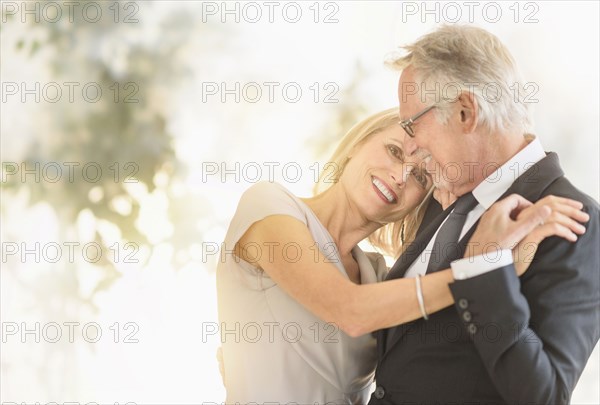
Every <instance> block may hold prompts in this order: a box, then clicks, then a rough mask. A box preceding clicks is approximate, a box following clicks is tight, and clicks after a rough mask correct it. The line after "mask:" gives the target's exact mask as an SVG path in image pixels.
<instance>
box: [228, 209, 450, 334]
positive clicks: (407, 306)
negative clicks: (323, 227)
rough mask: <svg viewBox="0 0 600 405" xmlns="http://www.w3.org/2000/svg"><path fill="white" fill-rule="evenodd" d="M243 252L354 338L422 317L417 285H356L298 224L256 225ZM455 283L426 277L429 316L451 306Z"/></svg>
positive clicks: (278, 220) (270, 221)
mask: <svg viewBox="0 0 600 405" xmlns="http://www.w3.org/2000/svg"><path fill="white" fill-rule="evenodd" d="M246 245H247V246H248V250H247V251H244V246H246ZM257 246H258V247H260V254H257ZM286 246H287V247H288V248H287V250H286V248H285V247H286ZM291 246H293V248H292V247H291ZM250 247H251V248H250ZM238 248H239V249H240V252H239V254H240V256H241V257H242V258H243V259H244V260H246V261H248V262H250V263H252V264H253V265H255V266H257V267H260V268H262V269H263V270H264V271H265V272H267V274H269V276H270V277H271V278H272V279H273V280H274V281H275V282H276V283H277V284H278V285H279V286H280V287H281V288H283V289H284V290H285V291H286V292H287V293H288V294H290V295H291V296H292V297H293V298H294V299H295V300H297V301H298V302H300V303H301V304H302V305H304V306H305V307H306V308H307V309H308V310H310V311H311V312H312V313H314V314H315V315H316V316H318V317H319V318H321V319H322V320H323V321H325V322H332V323H335V324H336V325H337V326H338V327H339V328H340V329H342V330H343V331H344V332H346V333H347V334H348V335H350V336H360V335H363V334H365V333H368V332H372V331H374V330H377V329H382V328H387V327H391V326H394V325H398V324H402V323H406V322H409V321H412V320H414V319H418V318H420V317H421V311H420V309H419V304H418V301H417V295H416V288H415V280H414V279H396V280H391V281H386V282H383V283H374V284H364V285H357V284H354V283H353V282H351V281H350V280H349V279H348V278H346V277H344V276H343V275H342V274H341V273H340V271H339V270H338V269H337V268H336V266H335V265H334V264H332V263H328V259H327V258H326V257H325V256H324V255H323V254H322V253H321V251H320V249H318V248H317V247H316V246H315V241H314V239H313V238H312V235H311V234H310V232H309V230H308V228H307V227H306V225H305V224H303V223H302V222H300V221H298V220H297V219H295V218H292V217H289V216H285V215H272V216H269V217H267V218H265V219H263V220H262V221H259V222H256V223H255V224H253V225H252V226H251V227H250V228H249V229H248V231H246V233H245V234H244V235H243V236H242V238H241V239H240V241H239V242H238ZM253 256H254V257H253ZM254 258H256V259H254ZM452 281H453V278H452V273H451V271H450V270H444V271H440V272H436V273H435V274H431V275H428V276H426V277H423V279H422V286H423V295H424V296H425V306H426V310H427V312H428V313H433V312H436V311H439V310H440V309H442V308H445V307H447V306H449V305H451V304H452V302H453V298H452V295H451V294H450V289H449V288H448V284H449V283H450V282H452Z"/></svg>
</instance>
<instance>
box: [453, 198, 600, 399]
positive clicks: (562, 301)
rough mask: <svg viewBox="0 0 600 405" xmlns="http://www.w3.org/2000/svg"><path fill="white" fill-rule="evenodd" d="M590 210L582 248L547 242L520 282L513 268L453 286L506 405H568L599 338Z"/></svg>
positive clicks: (597, 267)
mask: <svg viewBox="0 0 600 405" xmlns="http://www.w3.org/2000/svg"><path fill="white" fill-rule="evenodd" d="M586 210H587V212H588V213H589V214H590V220H589V221H588V223H587V224H586V233H585V234H584V235H581V236H579V239H578V241H577V242H575V243H572V242H569V241H567V240H564V239H562V238H558V237H551V238H547V239H546V240H544V241H543V242H542V243H541V244H540V246H539V249H538V251H537V253H536V255H535V258H534V259H533V261H532V264H531V266H530V268H529V270H528V271H527V272H526V273H525V274H524V275H523V276H522V277H521V280H519V278H518V277H517V276H516V274H515V270H514V266H513V265H512V264H511V265H509V266H505V267H501V268H499V269H497V270H494V271H492V272H489V273H485V274H483V275H480V276H476V277H473V278H471V279H466V280H461V281H456V282H454V283H452V284H451V285H450V289H451V291H452V294H453V296H454V298H455V302H456V309H457V310H458V311H459V316H460V318H461V319H462V320H463V322H464V324H465V327H466V329H467V331H468V333H469V334H470V335H471V337H472V339H473V344H474V345H475V348H476V350H477V352H478V353H479V355H480V357H481V360H482V361H483V363H484V365H485V367H486V369H487V371H488V373H489V374H490V377H491V379H492V381H493V382H494V384H495V385H496V388H497V390H498V392H499V393H500V395H502V397H503V398H504V400H505V401H507V402H510V403H536V404H541V403H544V404H550V403H552V404H560V403H568V402H569V401H570V395H571V393H572V391H573V389H574V387H575V384H576V383H577V380H578V379H579V377H580V375H581V373H582V371H583V369H584V367H585V364H586V362H587V359H588V358H589V356H590V354H591V352H592V350H593V349H594V346H595V345H596V343H597V341H598V338H599V335H600V326H599V325H600V259H599V256H600V253H599V246H600V235H599V232H600V227H599V215H598V206H597V205H596V204H595V202H593V203H592V204H591V206H589V207H586ZM466 313H468V314H466Z"/></svg>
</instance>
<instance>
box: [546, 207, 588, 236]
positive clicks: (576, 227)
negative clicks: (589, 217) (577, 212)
mask: <svg viewBox="0 0 600 405" xmlns="http://www.w3.org/2000/svg"><path fill="white" fill-rule="evenodd" d="M545 222H556V223H558V224H560V225H563V226H565V227H567V228H568V229H570V230H571V231H572V232H574V233H576V234H579V235H583V234H584V233H585V226H583V225H581V224H580V223H579V222H577V221H575V220H573V219H571V217H569V216H567V215H564V214H562V213H560V212H557V211H553V212H552V214H551V215H550V217H548V219H546V221H545Z"/></svg>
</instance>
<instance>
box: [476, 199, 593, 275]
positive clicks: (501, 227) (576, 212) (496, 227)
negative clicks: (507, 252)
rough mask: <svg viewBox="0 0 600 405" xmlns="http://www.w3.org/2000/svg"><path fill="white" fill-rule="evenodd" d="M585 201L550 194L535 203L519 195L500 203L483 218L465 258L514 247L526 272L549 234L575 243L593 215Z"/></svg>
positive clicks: (519, 267) (518, 268) (518, 265)
mask: <svg viewBox="0 0 600 405" xmlns="http://www.w3.org/2000/svg"><path fill="white" fill-rule="evenodd" d="M582 208H583V204H581V203H580V202H579V201H575V200H571V199H568V198H562V197H555V196H548V197H545V198H543V199H541V200H539V201H538V202H536V203H535V204H532V203H531V202H529V201H527V200H526V199H525V198H523V197H521V196H520V195H517V194H512V195H510V196H508V197H506V198H505V199H503V200H501V201H498V202H496V203H495V204H494V205H492V206H491V207H490V209H489V210H487V211H486V212H485V213H484V214H483V216H482V217H481V221H480V222H479V225H478V226H477V229H476V230H475V233H474V234H473V236H472V237H471V239H470V241H469V248H468V249H467V250H466V252H465V257H470V256H477V255H480V254H492V255H495V253H496V251H497V250H499V249H512V250H513V257H515V268H516V271H517V274H518V275H521V274H523V273H524V272H525V271H526V270H527V268H528V267H529V264H530V263H531V259H532V258H533V255H534V254H535V251H536V250H537V245H538V244H539V243H540V242H541V241H542V240H544V239H545V238H547V237H549V236H560V237H562V238H565V239H567V240H569V241H571V242H575V241H576V240H577V235H576V234H580V235H581V234H583V233H584V232H585V227H584V226H583V225H581V224H580V223H578V222H577V221H581V222H586V221H587V220H588V219H589V216H588V215H587V214H586V213H585V212H582V211H581V209H582Z"/></svg>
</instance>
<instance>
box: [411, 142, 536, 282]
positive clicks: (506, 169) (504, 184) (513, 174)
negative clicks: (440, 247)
mask: <svg viewBox="0 0 600 405" xmlns="http://www.w3.org/2000/svg"><path fill="white" fill-rule="evenodd" d="M526 138H527V139H531V141H530V142H529V143H528V144H527V146H525V148H523V149H522V150H520V151H519V152H518V153H517V154H516V155H514V156H513V157H512V158H511V159H509V160H508V161H507V162H506V163H504V164H503V165H502V166H500V167H499V168H497V169H496V170H494V171H493V172H492V173H491V174H490V175H489V176H488V177H486V178H485V180H483V181H482V182H481V183H480V184H479V185H478V186H477V187H475V189H473V196H474V197H475V199H476V200H477V202H478V204H477V205H476V206H475V208H473V209H472V210H471V211H470V212H469V213H468V214H467V219H466V221H465V224H464V225H463V228H462V231H461V233H460V238H459V240H460V239H462V237H463V236H464V235H465V234H466V233H467V232H468V231H469V229H471V227H472V226H473V225H474V224H475V222H477V220H478V219H479V218H480V217H481V216H482V215H483V213H484V212H485V211H486V210H487V209H489V208H490V207H491V206H492V204H494V203H495V202H496V200H498V198H500V196H502V194H504V193H505V192H506V190H508V189H509V187H510V186H511V185H512V184H513V182H514V181H515V180H516V179H517V178H518V177H519V176H521V175H522V174H523V173H525V171H527V169H529V168H530V167H531V166H532V165H534V164H535V163H537V162H539V161H540V160H542V159H543V158H544V157H545V156H546V153H545V152H544V148H543V147H542V144H541V143H540V141H539V139H538V138H536V137H534V136H532V135H526ZM492 169H493V167H492V166H491V167H490V170H492ZM446 220H447V218H446V219H445V220H444V222H446ZM444 222H442V224H441V225H440V228H441V227H442V225H443V224H444ZM440 228H438V230H437V231H436V232H435V234H434V235H433V237H432V238H431V240H430V241H429V244H428V245H427V247H426V248H425V250H423V252H422V253H421V255H420V256H419V258H417V260H415V261H414V262H413V264H412V265H411V266H410V267H409V269H408V270H407V272H406V274H405V275H404V277H416V276H417V275H419V274H420V275H425V273H426V271H427V264H428V263H429V258H430V257H431V251H432V249H433V243H434V241H435V238H436V237H437V234H438V232H439V230H440ZM457 242H458V241H457ZM512 262H513V257H512V251H511V250H510V249H503V250H499V251H498V253H497V254H496V255H492V254H484V255H478V256H473V257H468V258H464V259H459V260H455V261H454V262H452V263H451V264H450V266H451V268H452V274H453V276H454V279H455V280H464V279H466V278H470V277H475V276H478V275H480V274H483V273H486V272H488V271H491V270H494V269H497V268H500V267H503V266H506V265H509V264H510V263H512Z"/></svg>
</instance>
